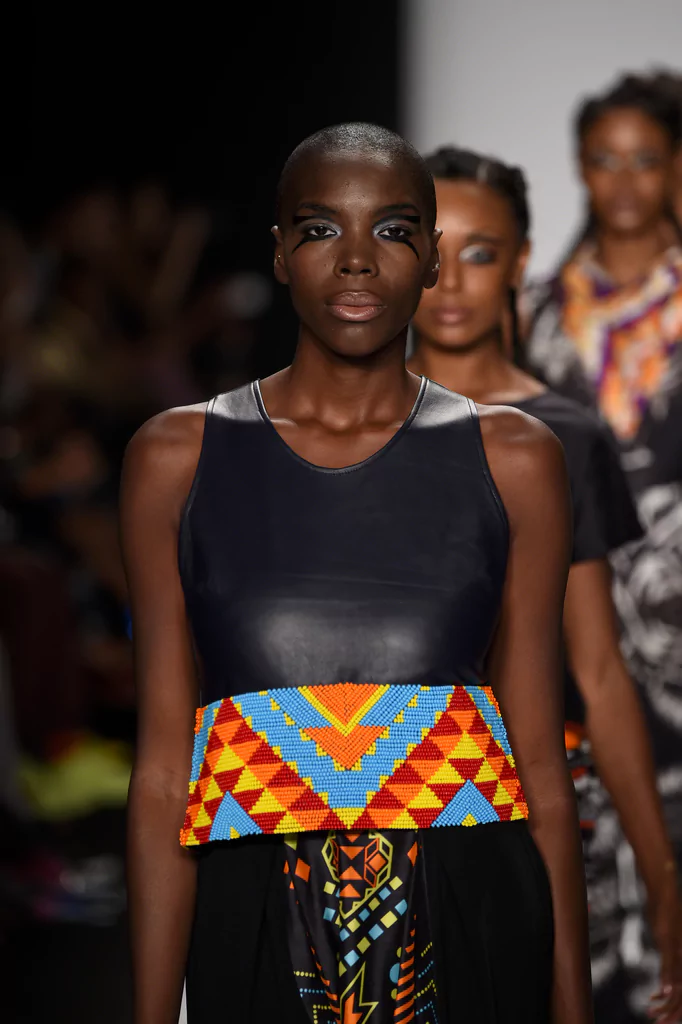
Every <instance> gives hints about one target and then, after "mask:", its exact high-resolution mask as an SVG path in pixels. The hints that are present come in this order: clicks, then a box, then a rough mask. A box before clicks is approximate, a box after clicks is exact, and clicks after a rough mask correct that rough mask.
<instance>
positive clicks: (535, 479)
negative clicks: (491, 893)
mask: <svg viewBox="0 0 682 1024" xmlns="http://www.w3.org/2000/svg"><path fill="white" fill-rule="evenodd" d="M481 427H482V432H483V438H484V445H485V448H486V454H487V456H488V461H489V464H490V468H491V472H492V475H493V478H494V480H495V483H496V485H497V488H498V490H499V492H500V495H501V497H502V500H503V503H504V506H505V508H506V511H507V516H508V519H509V525H510V544H509V560H508V565H507V575H506V582H505V589H504V595H503V601H502V609H501V615H500V621H499V625H498V629H497V633H496V636H495V640H494V643H493V646H492V649H491V653H490V663H489V672H490V682H491V685H492V687H493V689H494V692H495V694H496V696H497V699H498V701H499V703H500V706H501V710H502V715H503V718H504V721H505V723H506V726H507V731H508V734H509V740H510V743H511V746H512V750H513V752H514V756H515V759H516V764H517V768H518V772H519V776H520V778H521V782H522V785H523V788H524V792H525V795H526V799H527V801H528V807H529V814H530V817H529V825H530V829H531V832H532V835H533V838H534V840H535V842H536V844H537V846H538V849H539V850H540V853H541V855H542V857H543V860H544V862H545V865H546V867H547V872H548V875H549V880H550V885H551V889H552V902H553V909H554V935H555V939H554V980H553V1014H552V1020H553V1022H554V1024H591V1022H592V1021H593V1011H592V995H591V984H590V961H589V951H588V937H587V905H586V894H585V881H584V868H583V860H582V849H581V842H580V832H579V827H578V815H577V809H576V802H575V794H574V790H573V783H572V780H571V777H570V774H569V771H568V765H567V759H566V751H565V747H564V722H563V700H562V671H561V644H562V613H563V603H564V593H565V588H566V579H567V575H568V567H569V561H570V554H571V506H570V494H569V486H568V479H567V474H566V467H565V463H564V456H563V450H562V448H561V445H560V444H559V442H558V441H557V439H556V438H555V436H554V435H553V434H552V433H551V431H549V430H548V429H547V428H546V427H544V426H543V425H542V424H540V423H538V421H537V420H533V419H531V418H530V417H527V416H523V414H519V413H516V412H514V413H512V412H511V410H501V409H499V410H489V411H488V413H487V414H482V415H481Z"/></svg>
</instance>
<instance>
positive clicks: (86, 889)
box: [0, 180, 271, 948]
mask: <svg viewBox="0 0 682 1024" xmlns="http://www.w3.org/2000/svg"><path fill="white" fill-rule="evenodd" d="M212 224H213V220H212V217H211V216H210V214H209V211H208V210H207V209H205V208H203V207H200V206H178V204H176V203H174V202H173V200H172V198H171V196H170V194H169V191H168V190H167V189H166V188H165V187H164V185H163V184H162V183H161V182H159V181H156V180H148V181H143V182H141V183H139V184H137V185H136V186H135V187H133V188H132V189H130V190H128V191H127V192H123V191H121V190H117V189H116V188H114V187H112V186H111V185H109V184H108V183H106V182H104V183H101V182H100V183H96V184H94V185H93V186H92V187H90V188H89V189H87V190H85V191H82V192H80V193H78V194H75V195H73V196H71V197H69V198H68V200H67V201H65V202H63V203H62V204H61V205H60V206H59V207H58V208H56V209H54V210H53V211H52V212H51V213H50V214H49V216H47V217H46V218H45V220H44V223H43V224H42V225H40V227H39V229H38V230H37V231H33V232H30V233H29V232H28V231H26V230H23V229H22V227H21V226H20V225H19V224H17V223H14V222H13V221H12V220H11V219H9V218H8V217H1V216H0V705H1V706H0V716H1V718H2V735H0V764H1V766H2V770H1V772H0V774H1V776H2V779H1V781H2V785H1V786H0V825H2V826H3V827H1V828H0V836H2V839H0V945H1V944H2V942H3V940H4V941H5V942H7V940H8V939H9V937H10V935H11V936H14V935H15V934H16V930H17V929H22V928H26V927H33V928H35V926H36V924H40V923H43V924H44V923H46V922H51V923H52V924H54V923H73V922H81V923H86V924H91V925H92V924H96V925H102V924H111V923H113V922H115V921H116V920H117V919H118V918H120V916H121V914H122V912H123V910H124V889H123V866H122V835H123V808H124V805H125V801H126V796H127V787H128V778H129V773H130V764H131V756H132V754H131V751H132V744H133V742H134V731H135V719H134V694H133V674H132V662H131V645H130V637H129V617H128V610H127V594H126V584H125V579H124V575H123V571H122V567H121V561H120V556H119V548H118V527H117V509H116V505H117V496H118V495H117V492H118V476H119V467H120V462H121V459H122V455H123V451H124V448H125V445H126V443H127V441H128V440H129V438H130V436H131V435H132V434H133V433H134V431H135V430H136V429H137V427H138V426H139V425H140V424H141V423H142V422H143V421H144V420H146V419H147V418H148V417H149V416H151V415H154V414H155V413H156V412H159V411H160V410H162V409H165V408H168V407H169V406H172V405H178V404H184V403H189V402H196V401H200V400H202V399H203V398H206V397H208V396H209V395H211V394H213V393H215V392H216V391H219V390H226V389H229V388H231V387H235V386H237V385H239V384H242V383H244V382H245V381H246V380H248V379H250V377H251V376H252V375H253V374H252V361H253V353H254V346H255V341H256V338H257V334H258V324H259V318H260V317H262V316H263V314H264V313H265V312H266V311H267V308H268V306H269V304H270V299H271V295H270V289H269V285H268V283H267V282H266V281H264V280H263V279H262V278H260V277H259V276H258V275H257V274H247V273H244V272H240V273H228V272H227V271H226V270H225V268H224V266H221V265H220V262H218V261H217V260H216V259H215V258H213V257H212V252H213V251H214V250H215V245H214V243H215V239H214V237H213V233H214V231H213V227H212ZM212 247H213V248H212ZM102 814H105V815H106V814H108V815H114V817H115V821H116V824H115V826H114V827H113V832H111V826H110V825H107V826H106V827H104V831H105V832H107V830H108V833H107V834H108V835H109V834H111V835H114V834H115V835H114V838H113V840H112V841H109V838H107V839H106V840H103V839H102V830H103V826H102V824H101V820H102V819H101V815H102ZM92 823H94V824H92ZM84 836H85V839H84V838H83V837H84ZM93 836H94V838H93ZM7 948H9V943H8V946H7Z"/></svg>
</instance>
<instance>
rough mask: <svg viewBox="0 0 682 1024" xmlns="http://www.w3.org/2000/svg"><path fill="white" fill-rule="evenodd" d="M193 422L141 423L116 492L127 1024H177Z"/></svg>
mask: <svg viewBox="0 0 682 1024" xmlns="http://www.w3.org/2000/svg"><path fill="white" fill-rule="evenodd" d="M203 423H204V412H203V410H202V409H200V408H197V407H195V408H188V409H179V410H172V411H171V412H168V413H163V414H162V415H161V416H158V417H156V418H155V419H153V420H150V421H149V423H147V424H145V426H144V427H142V428H141V430H139V431H138V433H137V434H136V435H135V437H134V438H133V439H132V441H131V442H130V444H129V445H128V450H127V452H126V458H125V462H124V467H123V477H122V484H121V506H120V509H121V510H120V515H121V539H122V547H123V557H124V562H125V569H126V576H127V580H128V587H129V592H130V604H131V614H132V621H133V646H134V659H135V675H136V685H137V697H138V715H139V717H138V740H137V750H136V757H135V766H134V769H133V774H132V779H131V783H130V793H129V804H128V807H129V810H128V893H129V903H130V927H131V943H132V954H133V974H134V989H135V1022H136V1024H177V1021H178V1016H179V1012H180V1002H181V998H182V987H183V982H184V976H185V964H186V960H187V951H188V947H189V939H190V932H191V926H192V918H193V913H194V898H195V887H196V865H195V862H194V858H193V857H192V855H191V854H190V853H189V852H188V851H186V850H184V849H182V848H181V846H180V843H179V832H180V828H181V826H182V823H183V819H184V814H185V807H186V802H187V792H188V781H189V774H190V764H191V758H192V740H193V722H194V712H195V709H196V705H197V695H198V686H197V677H196V670H195V664H194V656H193V649H192V642H191V637H190V631H189V627H188V623H187V616H186V612H185V602H184V597H183V592H182V587H181V583H180V575H179V571H178V559H177V547H178V530H179V525H180V517H181V515H182V509H183V507H184V503H185V500H186V498H187V494H188V493H189V490H190V487H191V484H192V479H193V476H194V473H195V470H196V466H197V462H198V458H199V452H200V449H201V437H202V430H203Z"/></svg>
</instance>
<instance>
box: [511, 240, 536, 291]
mask: <svg viewBox="0 0 682 1024" xmlns="http://www.w3.org/2000/svg"><path fill="white" fill-rule="evenodd" d="M531 251H532V246H531V244H530V241H529V239H526V241H525V242H524V243H523V245H522V246H521V248H520V249H519V253H518V256H517V257H516V263H515V264H514V272H513V274H512V288H515V289H516V291H517V292H518V291H520V290H521V288H522V286H523V280H524V278H525V276H526V268H527V266H528V260H529V259H530V254H531Z"/></svg>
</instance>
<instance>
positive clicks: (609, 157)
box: [580, 108, 674, 236]
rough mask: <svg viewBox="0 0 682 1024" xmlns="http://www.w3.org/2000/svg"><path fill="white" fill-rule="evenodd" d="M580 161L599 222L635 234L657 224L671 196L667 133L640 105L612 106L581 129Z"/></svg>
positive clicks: (670, 153)
mask: <svg viewBox="0 0 682 1024" xmlns="http://www.w3.org/2000/svg"><path fill="white" fill-rule="evenodd" d="M580 166H581V171H582V176H583V180H584V182H585V185H586V187H587V191H588V193H589V196H590V204H591V208H592V212H593V213H594V216H595V217H596V219H597V223H598V224H599V226H600V227H602V228H606V229H607V230H609V231H611V232H614V233H616V234H621V235H625V236H627V235H637V234H640V233H641V232H642V231H647V230H650V229H652V228H655V227H657V226H658V225H659V223H660V221H661V218H662V217H663V216H664V214H665V210H666V207H667V206H668V204H669V203H670V202H671V200H672V195H673V186H674V152H673V148H672V145H671V142H670V137H669V136H668V133H667V132H666V131H665V130H664V129H663V128H662V127H661V126H660V125H658V124H657V123H656V122H655V121H654V120H652V119H651V118H650V117H649V116H648V115H646V114H644V113H642V112H641V111H639V110H635V109H629V108H622V109H618V110H612V111H610V112H609V113H607V114H604V115H603V116H602V117H600V118H599V120H598V121H596V122H595V123H594V124H593V125H592V127H591V128H590V129H589V130H588V131H587V132H586V134H585V137H584V139H583V141H582V146H581V149H580Z"/></svg>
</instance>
